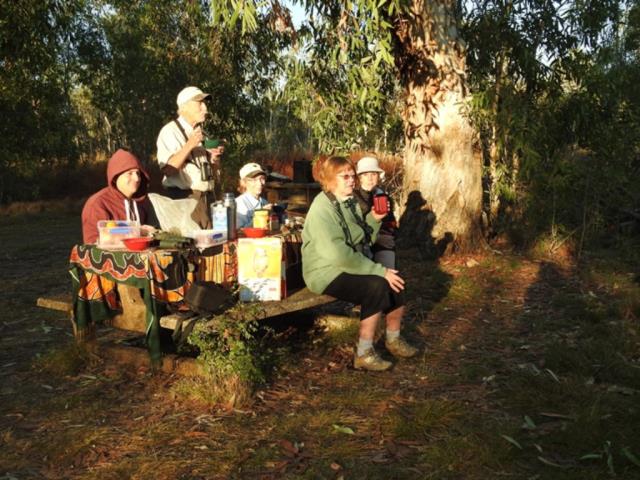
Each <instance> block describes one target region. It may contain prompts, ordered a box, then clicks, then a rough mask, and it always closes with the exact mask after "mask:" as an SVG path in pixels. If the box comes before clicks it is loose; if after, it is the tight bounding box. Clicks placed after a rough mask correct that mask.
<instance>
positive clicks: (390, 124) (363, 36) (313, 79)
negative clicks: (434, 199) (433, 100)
mask: <svg viewBox="0 0 640 480" xmlns="http://www.w3.org/2000/svg"><path fill="white" fill-rule="evenodd" d="M298 3H301V4H302V5H303V6H304V8H305V10H306V11H307V13H308V16H307V18H306V21H305V22H304V24H303V25H302V27H301V28H300V29H299V31H298V32H293V38H294V40H295V43H294V49H293V50H292V51H290V52H288V54H287V57H288V61H287V63H286V64H285V70H284V75H285V78H286V84H285V86H284V89H283V90H282V91H281V92H280V93H279V96H280V98H281V100H282V102H284V103H285V104H286V105H287V111H288V112H291V113H292V114H293V115H294V118H295V119H300V120H302V121H303V124H306V125H308V129H309V130H310V133H311V136H310V137H311V138H312V139H313V144H312V145H311V146H313V147H315V149H317V150H319V151H322V152H331V151H336V150H340V151H349V150H353V149H358V148H360V149H366V148H368V149H374V150H391V151H397V150H398V149H399V148H400V145H401V141H402V128H401V120H400V115H399V113H400V107H399V103H400V102H399V100H400V90H399V86H398V82H397V80H396V76H395V65H394V58H393V39H392V33H393V25H392V18H393V17H394V15H396V14H397V13H398V12H399V11H400V8H401V2H398V1H397V0H393V1H386V0H383V1H373V0H358V1H350V2H346V3H344V4H336V3H335V2H308V1H305V2H298ZM258 5H259V2H255V1H250V2H229V1H226V0H219V1H214V2H212V11H213V18H214V20H215V21H216V23H217V22H222V23H224V24H225V25H227V26H229V27H230V28H233V27H234V26H235V25H236V24H237V22H238V21H239V19H241V21H242V31H243V32H247V31H252V30H254V29H256V28H258V25H260V24H261V23H262V21H264V20H271V21H273V20H274V16H275V17H277V20H279V21H280V22H281V23H282V24H287V25H290V18H289V16H288V12H286V10H285V9H284V8H283V7H282V6H280V4H279V2H273V4H272V8H271V12H270V16H269V15H262V16H261V14H260V13H259V8H258V7H257V6H258ZM290 31H292V30H290ZM305 146H307V145H305Z"/></svg>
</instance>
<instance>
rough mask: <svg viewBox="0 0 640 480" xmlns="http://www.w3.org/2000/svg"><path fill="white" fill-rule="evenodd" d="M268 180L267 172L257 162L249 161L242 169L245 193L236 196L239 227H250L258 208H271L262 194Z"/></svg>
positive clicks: (241, 179) (241, 181)
mask: <svg viewBox="0 0 640 480" xmlns="http://www.w3.org/2000/svg"><path fill="white" fill-rule="evenodd" d="M266 181H267V172H265V171H264V170H263V169H262V167H261V166H260V165H258V164H257V163H247V164H246V165H243V166H242V168H241V169H240V191H241V192H243V193H242V195H240V196H238V197H236V223H237V225H238V228H244V227H250V226H251V224H252V223H253V213H254V212H255V211H256V210H258V209H270V208H271V204H269V203H267V200H266V199H265V198H264V197H263V196H262V191H263V190H264V184H265V183H266Z"/></svg>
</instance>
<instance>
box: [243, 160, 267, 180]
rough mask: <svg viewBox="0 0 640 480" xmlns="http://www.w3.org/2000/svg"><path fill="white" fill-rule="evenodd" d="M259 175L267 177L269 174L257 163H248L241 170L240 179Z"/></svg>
mask: <svg viewBox="0 0 640 480" xmlns="http://www.w3.org/2000/svg"><path fill="white" fill-rule="evenodd" d="M257 175H265V176H266V175H267V172H265V171H264V170H263V169H262V167H261V166H260V165H258V164H257V163H247V164H246V165H243V167H242V168H241V169H240V178H248V177H255V176H257Z"/></svg>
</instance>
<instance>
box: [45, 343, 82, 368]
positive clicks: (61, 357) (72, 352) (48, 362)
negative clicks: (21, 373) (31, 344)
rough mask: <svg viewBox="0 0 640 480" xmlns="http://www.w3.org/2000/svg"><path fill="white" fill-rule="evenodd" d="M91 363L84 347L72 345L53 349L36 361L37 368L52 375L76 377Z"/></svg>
mask: <svg viewBox="0 0 640 480" xmlns="http://www.w3.org/2000/svg"><path fill="white" fill-rule="evenodd" d="M89 361H90V356H89V352H88V351H87V349H86V347H85V346H83V345H78V344H77V343H70V344H68V345H65V346H62V347H60V348H56V349H53V350H51V351H49V352H47V353H45V354H44V355H43V356H41V357H39V358H37V359H36V361H35V367H36V368H38V369H40V370H42V371H43V372H45V373H49V374H52V375H57V376H62V375H76V374H77V373H78V372H80V371H82V370H83V369H84V368H85V367H86V366H87V365H88V364H89Z"/></svg>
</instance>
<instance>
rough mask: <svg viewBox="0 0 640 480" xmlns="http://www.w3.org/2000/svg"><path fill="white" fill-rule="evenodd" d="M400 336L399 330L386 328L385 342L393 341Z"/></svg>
mask: <svg viewBox="0 0 640 480" xmlns="http://www.w3.org/2000/svg"><path fill="white" fill-rule="evenodd" d="M399 337H400V330H387V333H386V339H387V342H393V341H394V340H397V339H398V338H399Z"/></svg>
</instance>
